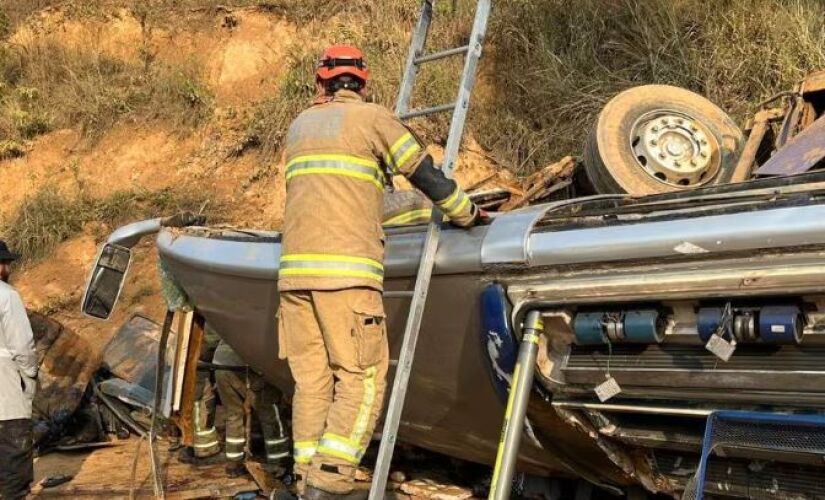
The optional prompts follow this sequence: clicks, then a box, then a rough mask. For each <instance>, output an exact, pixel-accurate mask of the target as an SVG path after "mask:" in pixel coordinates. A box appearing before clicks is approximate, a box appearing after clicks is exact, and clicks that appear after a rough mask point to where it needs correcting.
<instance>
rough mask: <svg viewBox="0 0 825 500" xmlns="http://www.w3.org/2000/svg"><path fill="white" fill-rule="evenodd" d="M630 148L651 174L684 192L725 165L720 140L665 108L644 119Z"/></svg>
mask: <svg viewBox="0 0 825 500" xmlns="http://www.w3.org/2000/svg"><path fill="white" fill-rule="evenodd" d="M630 147H631V149H632V150H633V156H634V157H635V159H636V163H637V164H638V165H639V167H641V168H642V170H644V171H645V172H646V173H647V174H648V175H650V176H651V177H653V178H654V179H656V180H657V181H659V182H662V183H664V184H668V185H670V186H675V187H679V188H683V189H684V188H690V187H696V186H701V185H703V184H705V183H707V182H709V181H711V180H712V179H713V178H714V177H715V176H716V173H717V172H718V171H719V165H720V163H721V161H720V160H721V157H720V154H719V143H718V142H717V141H716V137H714V135H713V134H712V133H711V132H710V130H708V129H707V127H705V126H704V125H703V124H702V123H701V122H700V121H699V120H696V119H695V118H693V117H691V116H688V115H687V114H685V113H682V112H679V111H673V110H667V109H661V110H656V111H651V112H649V113H646V114H645V115H643V116H642V117H640V118H639V119H638V120H636V123H634V124H633V127H632V128H631V132H630Z"/></svg>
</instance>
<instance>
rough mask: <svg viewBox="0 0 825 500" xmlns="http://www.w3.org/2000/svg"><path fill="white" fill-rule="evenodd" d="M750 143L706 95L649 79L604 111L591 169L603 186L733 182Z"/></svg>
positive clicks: (589, 144)
mask: <svg viewBox="0 0 825 500" xmlns="http://www.w3.org/2000/svg"><path fill="white" fill-rule="evenodd" d="M677 122H678V123H677ZM659 129H661V130H659ZM671 129H672V130H671ZM657 130H658V131H657ZM654 131H656V132H654ZM674 138H675V139H674ZM744 143H745V140H744V137H743V135H742V131H741V130H740V129H739V127H738V126H737V125H736V123H734V121H733V120H732V119H731V118H730V117H729V116H728V115H727V114H726V113H725V112H724V111H722V110H721V109H719V107H717V106H716V105H715V104H713V103H712V102H710V101H708V100H707V99H705V98H704V97H702V96H700V95H698V94H695V93H693V92H690V91H688V90H685V89H682V88H679V87H671V86H668V85H644V86H641V87H634V88H631V89H628V90H626V91H624V92H622V93H620V94H618V95H617V96H616V97H614V98H613V99H611V100H610V101H609V102H608V103H607V105H606V106H605V107H604V109H603V110H602V111H601V113H600V114H599V117H598V120H597V121H596V124H595V126H594V127H593V128H592V129H591V131H590V133H589V134H588V138H587V141H586V143H585V147H584V169H585V173H586V175H587V178H588V179H589V180H590V182H591V183H592V185H593V186H594V188H595V189H596V191H598V192H599V193H600V194H624V193H627V194H631V195H634V196H643V195H648V194H658V193H665V192H673V191H682V190H686V189H691V188H696V187H701V186H707V185H713V184H724V183H726V182H729V181H730V178H731V176H732V175H733V169H734V167H735V166H736V161H737V160H738V158H739V155H740V154H741V152H742V148H743V147H744ZM654 144H655V146H654ZM657 151H658V154H657Z"/></svg>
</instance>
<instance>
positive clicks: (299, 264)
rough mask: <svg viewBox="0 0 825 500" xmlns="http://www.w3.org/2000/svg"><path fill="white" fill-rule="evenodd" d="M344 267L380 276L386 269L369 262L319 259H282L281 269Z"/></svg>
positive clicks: (344, 268)
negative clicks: (357, 262)
mask: <svg viewBox="0 0 825 500" xmlns="http://www.w3.org/2000/svg"><path fill="white" fill-rule="evenodd" d="M315 268H319V269H336V270H337V269H343V270H353V271H364V272H368V273H375V274H377V275H379V276H383V275H384V270H383V269H381V268H380V267H377V266H372V265H369V264H356V263H354V262H333V261H328V262H324V261H318V260H303V261H302V260H293V261H286V262H284V261H281V269H315Z"/></svg>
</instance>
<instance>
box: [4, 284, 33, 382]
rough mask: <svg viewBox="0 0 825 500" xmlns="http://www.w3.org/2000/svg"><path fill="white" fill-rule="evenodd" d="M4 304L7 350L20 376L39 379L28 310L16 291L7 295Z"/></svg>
mask: <svg viewBox="0 0 825 500" xmlns="http://www.w3.org/2000/svg"><path fill="white" fill-rule="evenodd" d="M4 302H5V304H3V317H2V324H3V338H4V340H5V344H6V349H7V350H8V351H9V353H10V354H11V358H12V360H13V361H14V362H15V364H17V370H18V371H19V372H20V374H22V375H24V376H26V377H28V378H30V379H33V378H35V377H37V353H36V352H35V350H34V334H33V333H32V327H31V324H30V323H29V317H28V315H26V308H25V307H24V306H23V301H22V300H21V299H20V295H19V294H18V293H17V292H14V291H12V292H11V293H9V294H8V295H7V300H6V301H4Z"/></svg>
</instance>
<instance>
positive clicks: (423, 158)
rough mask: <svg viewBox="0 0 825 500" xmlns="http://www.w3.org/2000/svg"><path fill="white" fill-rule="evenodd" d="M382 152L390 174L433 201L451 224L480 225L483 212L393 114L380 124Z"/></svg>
mask: <svg viewBox="0 0 825 500" xmlns="http://www.w3.org/2000/svg"><path fill="white" fill-rule="evenodd" d="M376 130H377V131H378V134H379V136H380V141H379V142H380V148H379V149H380V151H381V154H382V157H383V159H384V164H385V165H386V167H387V169H388V170H389V172H391V173H393V174H400V175H403V176H404V177H406V178H407V179H408V180H409V181H410V183H411V184H412V185H413V186H415V187H416V188H418V189H419V190H420V191H421V192H422V193H424V195H425V196H427V198H429V199H430V200H432V202H433V203H435V204H436V205H437V206H438V208H440V209H441V211H442V212H444V214H445V215H446V216H447V217H449V219H450V221H451V222H452V223H453V224H455V225H457V226H461V227H471V226H473V225H475V224H476V223H477V222H478V218H479V210H478V207H477V206H476V205H475V203H473V202H472V201H471V200H470V198H469V197H468V196H467V194H466V193H465V192H464V190H463V189H461V187H459V185H458V184H457V183H456V182H455V181H454V180H452V179H448V178H447V177H446V176H445V175H444V172H442V171H441V169H439V168H436V166H435V164H434V162H433V158H432V156H430V155H429V154H428V153H427V152H426V151H424V148H423V147H422V146H421V144H420V143H419V142H418V139H417V138H416V137H415V135H414V134H413V133H412V132H410V130H409V129H408V128H407V127H406V126H404V124H403V123H401V121H400V120H398V118H396V117H395V116H393V115H392V114H391V113H390V112H389V111H387V112H386V113H381V116H380V117H379V118H378V119H377V120H376Z"/></svg>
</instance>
